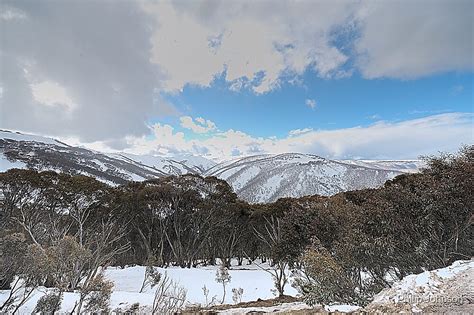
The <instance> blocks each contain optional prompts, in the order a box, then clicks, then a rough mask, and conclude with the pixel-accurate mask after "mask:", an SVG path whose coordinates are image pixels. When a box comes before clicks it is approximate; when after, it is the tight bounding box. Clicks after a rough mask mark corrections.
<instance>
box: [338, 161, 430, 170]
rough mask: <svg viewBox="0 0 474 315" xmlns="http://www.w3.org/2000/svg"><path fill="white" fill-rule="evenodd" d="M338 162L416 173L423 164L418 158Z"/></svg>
mask: <svg viewBox="0 0 474 315" xmlns="http://www.w3.org/2000/svg"><path fill="white" fill-rule="evenodd" d="M338 162H341V163H346V164H352V165H358V166H364V167H370V168H377V169H383V170H393V171H400V172H404V173H416V172H418V171H419V170H420V169H421V168H423V167H424V166H425V163H424V162H423V161H420V160H398V161H387V160H339V161H338Z"/></svg>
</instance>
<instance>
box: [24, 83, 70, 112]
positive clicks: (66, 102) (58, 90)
mask: <svg viewBox="0 0 474 315" xmlns="http://www.w3.org/2000/svg"><path fill="white" fill-rule="evenodd" d="M31 90H32V92H33V97H34V98H35V100H36V101H38V102H39V103H40V104H42V105H46V106H65V107H66V108H67V109H68V110H73V109H74V108H75V107H76V106H77V104H76V103H74V101H73V100H72V99H71V98H70V97H69V95H68V93H67V91H66V89H65V88H64V87H63V86H61V85H59V84H58V83H56V82H52V81H44V82H41V83H36V84H31Z"/></svg>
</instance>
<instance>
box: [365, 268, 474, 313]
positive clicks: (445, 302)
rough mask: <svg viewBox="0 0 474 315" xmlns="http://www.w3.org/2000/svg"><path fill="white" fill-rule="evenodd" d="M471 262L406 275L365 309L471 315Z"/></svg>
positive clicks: (473, 310) (473, 270)
mask: <svg viewBox="0 0 474 315" xmlns="http://www.w3.org/2000/svg"><path fill="white" fill-rule="evenodd" d="M473 287H474V260H468V261H456V262H454V263H453V264H452V265H451V266H449V267H446V268H441V269H436V270H432V271H425V272H423V273H420V274H416V275H409V276H406V277H405V278H403V279H402V280H400V281H398V282H395V283H394V284H393V285H392V287H391V288H387V289H385V290H382V291H381V292H380V293H379V294H377V295H376V296H375V297H374V300H373V302H372V303H371V304H369V305H368V306H367V308H366V310H368V311H369V312H373V311H382V312H391V313H393V312H400V311H404V312H421V311H423V312H436V313H438V312H439V313H444V312H445V311H446V310H450V311H451V312H453V313H454V312H460V313H466V314H468V313H470V314H472V313H474V304H472V300H473V297H474V291H473Z"/></svg>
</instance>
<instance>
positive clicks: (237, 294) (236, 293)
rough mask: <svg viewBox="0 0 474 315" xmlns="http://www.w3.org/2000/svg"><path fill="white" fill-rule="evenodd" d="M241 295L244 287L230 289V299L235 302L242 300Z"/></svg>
mask: <svg viewBox="0 0 474 315" xmlns="http://www.w3.org/2000/svg"><path fill="white" fill-rule="evenodd" d="M242 295H244V289H242V288H238V289H237V288H233V289H232V301H234V303H235V304H238V303H240V302H242Z"/></svg>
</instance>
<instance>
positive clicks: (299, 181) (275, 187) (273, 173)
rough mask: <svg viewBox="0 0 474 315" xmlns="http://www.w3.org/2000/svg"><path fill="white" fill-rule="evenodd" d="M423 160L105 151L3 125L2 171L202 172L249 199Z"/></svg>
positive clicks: (124, 176)
mask: <svg viewBox="0 0 474 315" xmlns="http://www.w3.org/2000/svg"><path fill="white" fill-rule="evenodd" d="M421 166H422V164H421V162H419V161H368V160H363V161H351V160H344V161H333V160H328V159H324V158H321V157H318V156H315V155H310V154H298V153H286V154H279V155H256V156H250V157H245V158H240V159H236V160H232V161H227V162H223V163H220V164H215V163H214V162H213V161H211V160H208V159H206V158H204V157H198V156H192V155H181V156H174V157H162V156H153V155H133V154H128V153H114V154H104V153H101V152H97V151H92V150H88V149H85V148H78V147H72V146H69V145H67V144H64V143H61V142H58V141H56V140H53V139H50V138H46V137H39V136H33V135H25V134H20V133H13V132H9V131H2V130H0V172H2V171H6V170H8V169H10V168H31V169H37V170H54V171H61V172H66V173H70V174H84V175H90V176H94V177H96V178H97V179H99V180H102V181H105V182H108V183H112V184H123V183H125V182H127V181H129V180H134V181H142V180H145V179H151V178H156V177H161V176H167V175H182V174H188V173H191V174H201V175H205V176H216V177H219V178H221V179H224V180H226V181H227V182H228V183H229V184H230V185H231V186H232V187H233V188H234V190H235V192H236V193H237V194H238V195H239V197H240V198H242V199H244V200H247V201H249V202H268V201H275V200H277V199H278V198H281V197H301V196H305V195H313V194H319V195H332V194H335V193H338V192H341V191H347V190H354V189H361V188H372V187H377V186H380V185H382V184H383V183H384V182H385V181H386V180H387V179H390V178H393V177H394V176H396V175H398V174H401V173H404V172H414V171H417V170H418V169H419V168H420V167H421Z"/></svg>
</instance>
